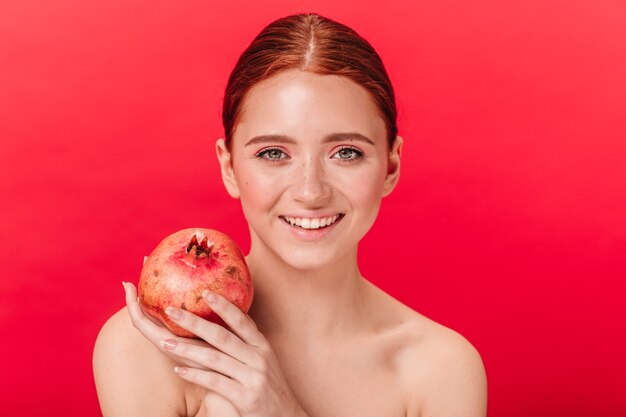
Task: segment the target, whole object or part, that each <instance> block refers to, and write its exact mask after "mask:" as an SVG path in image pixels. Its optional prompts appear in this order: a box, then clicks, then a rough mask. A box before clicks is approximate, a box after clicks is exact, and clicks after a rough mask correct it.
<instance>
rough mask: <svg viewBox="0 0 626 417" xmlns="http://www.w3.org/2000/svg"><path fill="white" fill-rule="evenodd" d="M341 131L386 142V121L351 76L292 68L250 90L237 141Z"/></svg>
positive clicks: (243, 106) (314, 137)
mask: <svg viewBox="0 0 626 417" xmlns="http://www.w3.org/2000/svg"><path fill="white" fill-rule="evenodd" d="M341 132H356V133H360V134H363V135H365V136H367V137H370V138H371V139H372V140H374V141H375V142H379V141H385V138H386V128H385V123H384V121H383V119H382V117H381V116H380V113H379V111H378V108H377V107H376V105H375V104H374V101H373V100H372V97H371V95H370V94H369V92H368V91H367V90H366V89H365V88H363V87H361V86H360V85H358V84H356V83H355V82H354V81H352V80H350V79H349V78H346V77H341V76H337V75H319V74H314V73H311V72H306V71H300V70H290V71H285V72H281V73H279V74H277V75H275V76H273V77H271V78H269V79H267V80H264V81H262V82H260V83H258V84H256V85H255V86H254V87H252V88H251V89H250V90H249V91H248V94H247V95H246V98H245V99H244V102H243V105H242V110H241V112H240V115H239V118H238V123H237V125H236V126H235V134H234V138H238V137H239V138H241V139H243V140H245V139H246V138H249V137H252V136H255V135H260V134H267V135H270V134H281V135H288V136H293V137H294V138H296V139H317V138H321V137H324V136H326V135H329V134H334V133H341Z"/></svg>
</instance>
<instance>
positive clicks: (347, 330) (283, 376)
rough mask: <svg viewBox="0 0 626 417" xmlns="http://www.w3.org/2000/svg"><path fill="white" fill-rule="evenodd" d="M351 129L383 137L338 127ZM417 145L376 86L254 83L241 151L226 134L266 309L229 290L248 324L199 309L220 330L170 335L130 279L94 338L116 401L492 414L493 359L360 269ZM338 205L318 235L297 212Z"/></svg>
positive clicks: (304, 76) (148, 411) (113, 408)
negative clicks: (398, 131) (383, 207)
mask: <svg viewBox="0 0 626 417" xmlns="http://www.w3.org/2000/svg"><path fill="white" fill-rule="evenodd" d="M337 133H351V134H353V133H357V134H359V135H360V136H361V137H363V138H367V139H369V140H358V139H355V136H354V135H352V136H349V135H348V136H346V135H344V137H342V138H341V140H340V141H339V142H335V141H331V142H329V141H327V140H326V139H328V138H329V137H333V135H335V134H337ZM268 135H270V136H271V138H269V139H268V138H267V136H268ZM276 135H279V136H280V138H282V139H280V138H279V139H276ZM260 136H263V137H265V139H266V140H264V141H263V142H259V141H257V142H256V143H254V144H250V142H249V141H250V140H251V139H252V138H258V137H260ZM334 137H335V138H336V136H334ZM285 138H288V139H289V140H290V142H285V140H284V139H285ZM246 145H248V146H246ZM349 148H353V149H356V151H354V150H350V149H349ZM401 148H402V138H400V137H397V138H396V140H395V141H394V145H393V147H392V149H391V150H389V149H388V144H387V143H386V131H385V126H384V123H383V121H382V119H381V118H380V117H379V115H378V112H377V109H376V107H375V105H374V104H373V102H372V100H371V98H370V97H369V95H368V93H367V92H366V91H365V90H364V89H363V88H361V87H360V86H358V85H357V84H354V83H352V82H351V81H349V80H346V79H344V78H342V77H337V76H321V75H316V74H311V73H307V72H301V71H289V72H286V73H281V74H279V75H276V76H274V77H272V78H271V79H270V80H267V81H264V82H262V83H260V84H257V85H256V86H255V87H253V88H252V90H250V92H249V94H248V96H247V97H246V101H245V105H244V110H243V112H242V116H241V118H240V120H239V122H238V125H237V129H236V133H235V135H234V138H233V147H232V149H231V151H229V150H227V148H226V146H225V144H224V141H223V140H218V142H217V144H216V151H217V156H218V159H219V161H220V165H221V170H222V178H223V180H224V184H225V186H226V189H227V191H228V193H229V194H230V195H231V196H232V197H233V198H238V199H241V203H242V208H243V210H244V214H245V216H246V220H247V221H248V224H249V226H250V234H251V242H252V244H251V249H250V253H249V254H248V256H247V257H246V261H247V263H248V266H249V267H250V271H251V274H252V277H253V281H254V284H255V298H254V302H253V305H252V308H251V310H250V311H249V312H248V315H243V313H241V312H238V311H235V310H233V309H230V308H229V305H228V303H227V302H223V303H222V304H221V307H220V309H221V310H222V312H223V314H224V315H222V314H220V316H222V318H223V319H224V320H225V321H227V323H228V320H231V321H232V323H233V326H231V328H233V331H234V332H235V333H236V334H235V335H232V336H233V337H228V338H226V337H222V336H225V335H224V334H223V333H221V332H219V331H218V330H219V329H217V330H216V329H215V328H214V327H212V326H211V324H210V323H207V322H205V321H203V320H201V319H199V318H197V317H195V316H193V317H187V316H185V318H182V319H181V320H183V321H184V324H186V325H189V326H193V327H194V329H195V328H197V329H199V330H201V332H202V334H203V335H204V336H203V339H204V340H205V342H193V343H189V341H185V340H180V339H178V340H176V342H177V343H176V347H175V348H166V347H165V345H164V344H163V341H164V340H173V339H175V338H174V337H173V335H171V333H169V332H168V331H167V330H166V329H164V328H163V327H159V326H157V325H156V324H155V323H153V322H152V321H150V320H148V319H147V318H146V317H145V315H143V313H142V312H141V309H140V308H139V306H138V304H137V303H136V298H135V297H136V293H135V290H134V287H133V286H129V287H128V288H127V289H126V302H127V308H124V309H122V310H121V311H119V312H118V313H116V314H115V315H114V316H113V317H112V318H111V319H110V320H109V321H108V322H107V324H105V326H104V327H103V329H102V331H101V333H100V335H99V337H98V341H97V342H96V347H95V350H94V374H95V378H96V386H97V389H98V397H99V399H100V403H101V407H102V409H103V414H104V415H105V416H107V417H109V416H111V417H112V416H122V415H150V416H213V415H214V416H222V417H224V416H226V417H228V416H240V417H251V416H259V417H261V416H265V417H269V416H279V415H283V416H291V417H304V416H310V417H314V416H319V417H328V416H338V417H341V416H354V415H360V416H414V417H417V416H423V417H427V416H441V417H444V416H461V417H462V416H467V417H474V416H476V417H483V416H485V415H486V395H487V391H486V389H487V388H486V378H485V372H484V368H483V364H482V361H481V358H480V355H479V354H478V352H477V351H476V350H475V349H474V348H473V347H472V345H471V344H470V343H469V342H468V341H467V340H466V339H464V338H463V337H462V336H461V335H459V334H458V333H456V332H454V331H452V330H450V329H447V328H445V327H444V326H442V325H440V324H437V323H435V322H434V321H432V320H429V319H428V318H426V317H424V316H423V315H421V314H419V313H418V312H416V311H414V310H412V309H410V308H409V307H407V306H405V305H403V304H402V303H400V302H399V301H397V300H395V299H394V298H393V297H391V296H389V295H388V294H386V293H385V292H384V291H382V290H380V289H379V288H377V287H375V286H374V285H372V284H371V283H370V282H369V281H368V280H366V279H365V278H364V277H363V276H362V275H361V273H360V272H359V268H358V264H357V249H358V242H359V240H360V239H361V238H362V237H363V236H364V235H365V234H366V233H367V231H368V230H369V228H370V227H371V226H372V224H373V222H374V220H375V218H376V216H377V214H378V209H379V206H380V200H381V198H383V197H385V196H387V195H389V193H391V191H392V190H393V189H394V187H395V186H396V184H397V181H398V177H399V169H400V155H401ZM269 149H272V150H271V151H270V150H269ZM344 157H345V158H344ZM329 213H342V214H344V216H343V218H342V219H341V220H340V222H339V223H337V225H335V227H334V229H333V230H332V232H331V233H329V234H328V235H327V236H325V237H324V238H320V239H313V240H303V239H302V238H301V237H298V235H297V234H296V232H293V230H292V229H293V227H292V226H289V225H288V224H287V223H286V222H285V220H284V219H283V218H282V216H295V217H307V216H306V215H307V214H310V215H311V217H315V216H316V215H320V216H322V215H326V214H329ZM407 262H408V260H407ZM207 302H209V301H207ZM231 306H232V305H231ZM216 308H217V305H216ZM218 313H219V312H218ZM227 318H228V320H227ZM181 325H182V324H181ZM183 327H185V326H183ZM196 334H198V333H196ZM211 346H215V347H217V350H218V351H219V352H215V351H214V349H213V348H211ZM190 352H195V353H194V354H193V355H192V354H191V353H190ZM220 354H221V355H223V356H219V355H220ZM224 354H227V355H229V356H224ZM233 358H235V360H233ZM176 366H178V367H181V366H182V367H183V368H184V369H189V371H188V372H187V373H184V374H180V373H178V374H177V373H175V372H174V370H173V369H174V367H176ZM216 370H218V371H219V372H218V373H219V375H216V374H215V372H216ZM222 374H223V375H222ZM224 375H226V376H227V377H229V378H224ZM259 375H262V376H263V377H261V378H259V377H258V376H259ZM220 377H221V378H224V379H220ZM255 381H256V382H255ZM218 382H219V383H220V384H222V385H221V386H220V387H219V388H218V385H215V384H217V383H218ZM235 382H236V383H235ZM225 384H232V385H229V386H232V389H230V390H228V389H226V390H224V389H223V388H224V386H225ZM242 387H243V388H242ZM220 390H221V391H220ZM235 392H240V393H241V395H240V396H237V395H235V394H234V393H235ZM255 395H256V396H255Z"/></svg>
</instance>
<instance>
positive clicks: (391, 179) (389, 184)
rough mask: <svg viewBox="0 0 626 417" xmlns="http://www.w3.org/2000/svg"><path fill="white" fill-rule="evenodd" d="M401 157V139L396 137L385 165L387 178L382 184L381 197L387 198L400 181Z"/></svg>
mask: <svg viewBox="0 0 626 417" xmlns="http://www.w3.org/2000/svg"><path fill="white" fill-rule="evenodd" d="M401 155H402V138H401V137H400V136H396V139H395V140H394V141H393V148H392V149H391V151H390V152H389V159H388V165H387V176H386V177H385V183H384V184H383V197H387V196H388V195H389V194H391V192H392V191H393V189H394V188H396V184H398V180H399V179H400V157H401Z"/></svg>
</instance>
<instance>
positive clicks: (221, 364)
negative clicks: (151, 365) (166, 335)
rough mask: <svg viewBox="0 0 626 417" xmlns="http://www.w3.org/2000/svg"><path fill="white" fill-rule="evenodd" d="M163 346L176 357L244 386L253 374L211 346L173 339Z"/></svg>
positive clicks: (165, 341)
mask: <svg viewBox="0 0 626 417" xmlns="http://www.w3.org/2000/svg"><path fill="white" fill-rule="evenodd" d="M162 344H163V347H164V349H166V350H168V351H170V352H171V353H173V354H175V355H176V356H178V357H181V358H184V359H188V360H190V361H193V362H195V363H197V364H200V365H201V367H202V368H208V369H209V370H213V371H216V372H219V373H221V374H223V375H225V376H227V377H229V378H231V379H234V380H236V381H238V382H239V383H242V384H243V382H244V381H245V380H246V376H247V375H249V374H250V372H251V369H250V367H248V366H246V365H244V364H242V363H241V362H239V361H238V360H236V359H235V358H233V357H232V356H229V355H227V354H225V353H223V352H220V351H219V350H217V349H214V348H212V347H209V346H197V345H191V344H188V343H185V342H178V341H176V340H173V339H167V340H164V341H162Z"/></svg>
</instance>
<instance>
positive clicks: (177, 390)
mask: <svg viewBox="0 0 626 417" xmlns="http://www.w3.org/2000/svg"><path fill="white" fill-rule="evenodd" d="M173 367H174V364H173V362H172V361H171V360H170V359H169V358H167V357H166V356H165V355H163V354H162V353H161V352H160V351H159V350H158V349H157V348H156V347H154V346H153V345H152V344H151V343H150V342H149V341H148V340H146V339H145V338H144V337H143V335H141V333H139V332H138V331H137V330H136V329H135V328H134V327H133V325H132V323H131V321H130V316H129V315H128V311H127V309H126V307H124V308H123V309H121V310H120V311H118V312H117V313H115V314H114V315H113V316H111V317H110V318H109V319H108V320H107V322H106V323H105V324H104V326H103V327H102V329H101V330H100V333H99V334H98V338H97V339H96V343H95V346H94V352H93V372H94V378H95V383H96V390H97V393H98V400H99V402H100V407H101V409H102V414H103V416H105V417H114V416H121V415H152V416H181V415H186V404H185V392H184V385H183V384H182V383H181V380H180V378H178V377H177V376H176V374H175V373H174V372H173Z"/></svg>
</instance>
